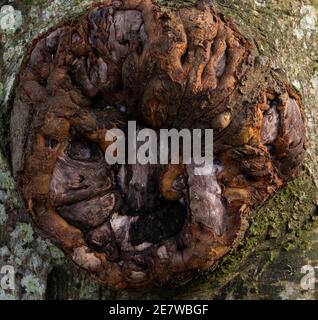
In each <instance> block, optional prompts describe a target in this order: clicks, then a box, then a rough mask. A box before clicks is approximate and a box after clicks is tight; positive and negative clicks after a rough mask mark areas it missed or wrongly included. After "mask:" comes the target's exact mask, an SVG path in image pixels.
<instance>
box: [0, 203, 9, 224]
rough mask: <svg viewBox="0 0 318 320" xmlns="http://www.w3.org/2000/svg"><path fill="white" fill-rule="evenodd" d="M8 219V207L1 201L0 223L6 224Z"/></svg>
mask: <svg viewBox="0 0 318 320" xmlns="http://www.w3.org/2000/svg"><path fill="white" fill-rule="evenodd" d="M7 219H8V216H7V214H6V209H5V208H4V205H3V204H1V203H0V225H2V224H4V223H5V222H6V220H7Z"/></svg>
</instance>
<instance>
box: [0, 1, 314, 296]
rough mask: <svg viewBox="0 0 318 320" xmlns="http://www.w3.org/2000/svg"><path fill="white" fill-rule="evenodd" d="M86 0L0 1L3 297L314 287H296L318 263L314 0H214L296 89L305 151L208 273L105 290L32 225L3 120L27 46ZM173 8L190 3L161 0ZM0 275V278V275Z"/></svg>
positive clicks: (271, 291)
mask: <svg viewBox="0 0 318 320" xmlns="http://www.w3.org/2000/svg"><path fill="white" fill-rule="evenodd" d="M92 2H94V1H90V0H84V1H81V0H67V1H65V0H64V1H62V0H54V1H47V0H18V1H1V3H0V10H1V13H0V70H1V72H0V103H1V108H0V115H1V125H0V128H1V130H0V134H1V150H2V155H1V158H0V269H1V267H2V266H3V265H12V266H13V267H14V269H15V289H14V290H10V289H8V290H4V289H1V286H0V299H44V298H50V299H112V298H140V299H142V298H187V299H194V298H206V299H224V298H226V299H244V298H245V299H270V298H273V299H293V298H297V299H301V298H311V299H315V298H318V290H304V289H303V287H302V286H301V285H300V281H301V278H302V277H303V276H304V274H302V273H301V267H302V266H303V265H312V266H313V267H314V266H316V265H318V245H317V237H318V235H317V230H318V225H317V222H316V216H317V204H318V203H317V202H318V193H317V190H318V189H317V183H318V170H317V165H316V164H317V154H318V152H317V150H318V145H317V141H318V139H317V138H318V124H317V121H318V120H317V119H318V109H317V107H316V105H315V103H316V92H317V90H318V41H317V40H318V2H317V0H305V1H302V2H298V1H291V0H269V1H263V0H243V1H241V0H217V1H214V2H215V5H216V6H217V7H218V9H219V10H220V11H222V12H224V14H226V15H227V16H230V17H231V18H232V19H233V20H234V22H236V23H237V24H238V25H239V26H240V28H241V29H243V30H244V31H245V32H246V33H247V34H249V35H250V36H251V38H253V39H254V41H255V42H256V44H257V47H258V48H259V50H260V52H261V53H263V54H264V55H265V56H267V57H269V58H270V59H271V61H272V66H273V67H274V68H276V69H280V70H281V72H282V73H284V74H286V77H287V78H288V80H289V81H290V82H291V83H293V85H294V86H295V88H296V89H297V90H298V91H299V92H300V93H301V94H302V96H303V100H304V104H305V107H306V117H307V128H308V137H309V148H308V152H307V160H306V165H305V167H304V170H303V171H302V174H301V176H300V177H299V178H297V179H296V180H295V181H294V182H292V183H291V184H290V185H289V186H288V187H287V188H286V189H283V190H281V191H279V192H278V193H277V194H276V195H275V196H274V198H273V199H271V200H270V201H269V202H267V203H265V204H264V205H263V206H262V207H261V208H256V209H255V210H254V213H253V217H254V218H253V221H251V223H250V227H249V229H248V232H247V236H246V238H245V240H243V241H242V243H241V245H240V246H239V248H238V249H236V250H235V251H234V252H232V253H231V254H230V255H229V256H227V258H226V259H225V260H224V261H223V262H222V264H220V265H219V266H217V267H216V269H215V270H214V271H212V272H211V273H210V274H209V275H204V276H200V275H198V276H196V277H195V278H194V279H192V278H191V279H189V281H188V282H187V283H185V284H184V285H182V286H180V283H178V279H176V280H175V283H174V284H170V286H169V287H165V288H160V289H156V290H152V291H147V292H137V293H136V292H111V291H109V290H106V289H103V288H101V287H100V286H99V285H98V284H96V283H95V282H94V281H92V280H91V279H90V278H89V277H88V276H87V275H86V274H85V273H84V272H81V271H78V270H77V269H76V268H75V267H74V266H73V265H72V264H71V263H70V262H69V261H68V260H67V259H66V258H65V257H64V255H63V253H62V252H61V251H60V250H59V249H57V248H56V247H55V246H53V245H52V244H51V243H50V242H49V241H47V240H45V239H43V238H41V237H40V236H38V234H37V232H36V230H33V228H32V226H31V224H30V220H29V217H28V216H27V214H26V213H25V209H24V207H23V206H22V205H21V202H20V199H19V196H18V194H17V192H16V190H15V185H14V181H13V179H12V178H11V175H10V166H9V162H10V159H9V158H8V154H9V152H8V134H7V133H8V119H9V112H10V107H11V102H12V98H13V89H14V86H15V79H16V74H17V71H18V69H19V65H20V63H21V59H22V57H23V54H24V52H25V51H24V50H25V47H26V46H27V45H28V44H29V42H30V41H31V40H32V39H33V38H35V37H36V36H37V35H38V34H39V33H41V32H43V31H45V30H47V29H48V28H49V27H50V26H53V25H54V24H56V23H57V22H60V21H63V20H64V19H68V18H70V17H72V16H74V15H75V16H76V15H78V14H81V13H82V12H83V11H85V8H86V7H87V6H89V5H90V4H91V3H92ZM158 2H161V3H162V5H165V6H168V7H170V8H171V10H173V9H174V8H175V7H176V6H180V5H191V4H192V3H193V2H195V1H194V0H193V1H192V0H191V1H186V0H183V1H182V0H181V1H177V0H162V1H160V0H158ZM2 276H3V275H0V278H1V277H2Z"/></svg>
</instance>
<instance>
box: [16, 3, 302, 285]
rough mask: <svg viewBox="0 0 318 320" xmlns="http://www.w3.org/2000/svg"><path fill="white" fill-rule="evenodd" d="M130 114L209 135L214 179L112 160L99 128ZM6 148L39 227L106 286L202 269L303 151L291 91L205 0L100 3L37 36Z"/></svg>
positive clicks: (157, 281) (122, 122) (233, 241)
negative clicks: (172, 5)
mask: <svg viewBox="0 0 318 320" xmlns="http://www.w3.org/2000/svg"><path fill="white" fill-rule="evenodd" d="M128 120H136V121H137V123H138V127H139V128H152V129H155V130H159V129H162V128H166V129H170V128H175V129H178V130H180V129H184V128H188V129H194V128H196V129H213V130H214V139H213V144H214V148H213V152H214V156H215V159H214V166H213V171H212V173H211V174H208V175H201V176H200V175H195V174H194V167H193V166H192V165H182V164H180V165H173V164H167V165H159V164H158V165H150V164H148V165H141V164H132V165H129V164H125V165H109V164H107V163H106V161H105V157H104V152H105V150H106V148H107V146H108V145H109V142H107V141H106V140H105V134H106V133H107V130H110V129H113V128H119V129H122V130H123V131H125V130H127V122H128ZM11 142H12V143H11V151H12V152H11V153H12V170H13V174H14V177H15V179H16V180H17V182H18V183H19V186H20V191H21V195H22V197H23V199H24V200H25V203H26V207H27V209H28V211H29V212H30V215H31V217H32V220H33V222H34V223H35V225H36V226H37V227H38V230H39V231H40V232H42V234H43V236H45V237H48V238H49V239H51V240H53V241H54V242H55V243H56V244H57V245H58V246H59V247H60V248H61V249H63V250H64V252H66V253H67V254H68V255H69V256H70V257H71V259H72V260H73V261H74V262H75V264H77V265H78V266H80V267H81V268H83V269H86V270H87V271H88V272H89V273H90V274H91V275H92V276H93V277H95V278H96V279H97V280H98V281H99V282H100V283H101V284H103V285H105V286H107V287H109V288H112V289H124V288H141V287H143V288H145V287H147V288H148V287H151V286H154V285H162V284H164V283H166V282H168V281H170V280H171V279H172V277H175V276H180V277H182V275H185V274H187V273H189V272H193V270H200V271H207V270H209V269H210V268H211V267H213V266H214V265H215V264H216V263H217V262H218V261H220V259H221V258H222V257H223V256H224V255H226V254H227V253H228V252H229V251H230V250H231V249H232V248H234V247H235V246H237V244H238V243H239V240H240V239H241V238H242V236H243V235H244V232H245V230H246V228H247V225H248V220H249V217H250V209H251V208H252V207H254V206H256V205H258V204H261V203H263V202H264V201H266V200H267V199H268V198H269V197H270V196H271V195H273V193H274V192H275V191H277V190H278V188H280V187H282V186H284V185H285V184H286V183H287V182H288V181H289V180H291V179H292V178H294V177H295V176H296V175H297V174H298V172H299V170H300V169H301V166H302V163H303V160H304V154H305V148H306V137H305V125H304V112H303V106H302V103H301V98H300V96H299V95H298V94H297V93H296V92H295V91H294V90H293V89H292V87H291V86H290V85H289V84H288V83H287V82H286V81H285V80H284V79H282V78H281V76H279V75H278V74H277V73H276V72H275V71H274V70H272V69H271V68H270V67H269V63H268V62H267V60H266V59H265V58H264V57H262V56H261V55H260V54H259V53H258V51H257V49H256V46H255V45H254V43H253V41H252V40H251V39H249V38H248V37H247V36H245V35H243V34H242V33H241V32H240V31H239V30H238V29H237V27H236V26H234V24H233V23H232V22H231V21H229V20H228V19H226V18H224V17H223V15H222V14H220V13H218V12H216V10H215V9H214V8H213V6H212V5H211V4H210V2H208V1H199V2H198V3H197V4H195V5H191V6H187V7H183V8H179V9H175V10H171V9H167V8H165V7H162V6H160V5H157V4H156V3H155V2H152V1H150V0H145V1H140V0H139V1H138V0H129V1H128V0H127V1H106V2H105V3H103V4H99V5H96V6H94V7H92V8H91V9H90V11H89V12H88V13H87V14H85V15H83V16H81V17H80V18H77V19H75V20H74V19H73V20H71V21H67V22H63V23H61V24H59V25H58V26H56V27H54V28H53V29H51V30H49V31H48V32H47V33H45V34H43V35H42V36H40V37H39V38H38V39H36V40H35V41H34V42H33V43H32V44H31V45H30V47H29V49H28V51H27V53H26V55H25V59H24V61H23V63H22V66H21V70H20V73H19V78H18V83H17V89H16V97H15V102H14V108H13V111H12V116H11Z"/></svg>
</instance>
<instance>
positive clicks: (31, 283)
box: [21, 274, 45, 296]
mask: <svg viewBox="0 0 318 320" xmlns="http://www.w3.org/2000/svg"><path fill="white" fill-rule="evenodd" d="M21 286H22V288H23V289H24V290H25V292H26V293H27V294H28V295H29V296H32V295H35V296H43V294H44V293H45V283H44V282H43V281H41V280H40V279H39V278H37V277H35V276H34V275H32V274H30V275H26V276H24V277H23V278H22V280H21Z"/></svg>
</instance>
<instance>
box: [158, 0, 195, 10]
mask: <svg viewBox="0 0 318 320" xmlns="http://www.w3.org/2000/svg"><path fill="white" fill-rule="evenodd" d="M197 2H198V0H156V3H157V4H159V5H161V6H164V7H167V8H169V9H178V8H183V7H187V6H191V5H193V4H195V3H197Z"/></svg>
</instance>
